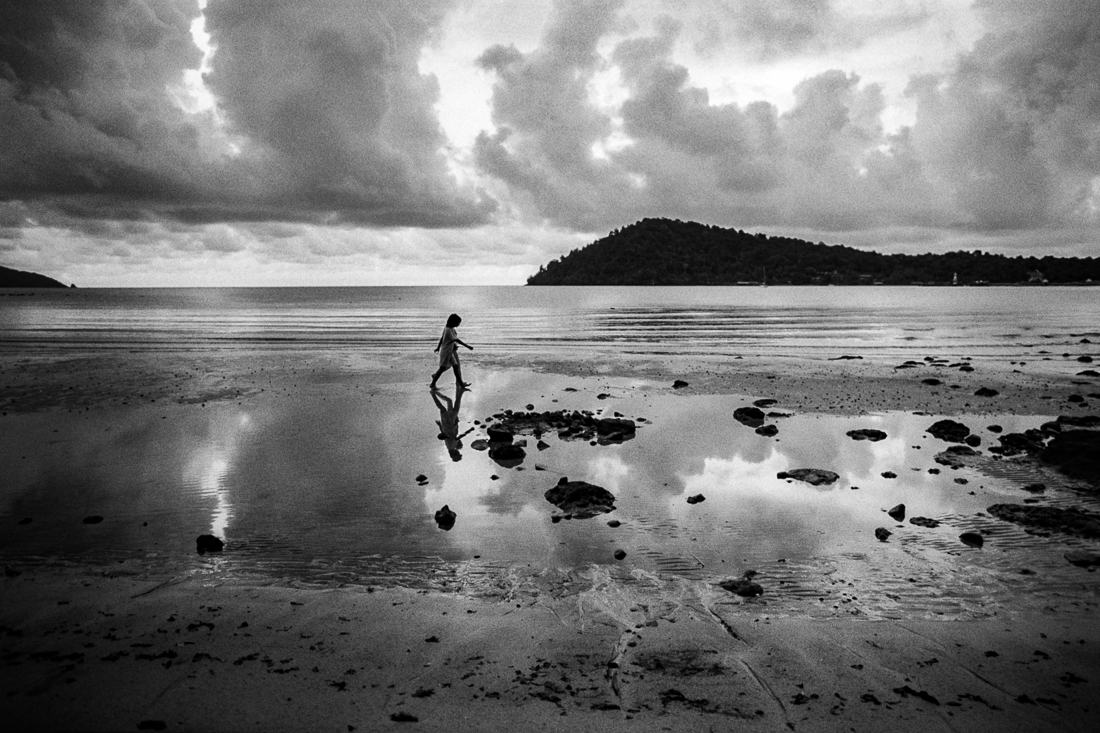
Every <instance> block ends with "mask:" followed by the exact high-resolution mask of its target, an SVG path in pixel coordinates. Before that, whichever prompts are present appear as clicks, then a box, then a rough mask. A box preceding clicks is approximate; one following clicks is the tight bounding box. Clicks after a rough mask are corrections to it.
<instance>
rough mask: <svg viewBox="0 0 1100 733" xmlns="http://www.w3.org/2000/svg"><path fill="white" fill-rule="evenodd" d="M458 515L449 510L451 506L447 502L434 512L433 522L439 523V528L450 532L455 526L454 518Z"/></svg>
mask: <svg viewBox="0 0 1100 733" xmlns="http://www.w3.org/2000/svg"><path fill="white" fill-rule="evenodd" d="M457 518H458V515H457V514H455V513H454V512H453V511H451V507H450V506H449V505H447V504H444V505H443V508H442V509H440V510H439V511H437V512H436V513H435V523H436V524H438V525H439V528H440V529H441V530H443V531H444V532H450V531H451V529H452V528H453V527H454V526H455V520H456V519H457Z"/></svg>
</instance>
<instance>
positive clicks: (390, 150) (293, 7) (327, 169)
mask: <svg viewBox="0 0 1100 733" xmlns="http://www.w3.org/2000/svg"><path fill="white" fill-rule="evenodd" d="M445 10H446V6H445V5H443V4H433V3H428V2H419V3H415V4H408V3H401V2H388V3H369V4H364V3H360V2H354V1H353V0H325V1H323V2H311V3H308V4H304V3H298V2H289V1H274V0H273V1H270V2H268V1H265V2H254V1H251V0H211V1H210V3H209V5H208V7H207V8H206V14H205V21H206V31H207V33H209V35H210V37H211V40H212V43H213V45H214V46H215V47H216V48H217V52H216V54H215V55H214V57H213V59H212V60H211V63H210V68H209V70H208V71H207V73H206V75H205V82H206V86H207V87H208V89H209V91H210V92H212V93H213V95H214V98H215V99H216V100H217V107H216V108H214V109H210V110H206V111H204V112H202V113H199V114H195V113H194V112H193V111H188V110H186V105H185V104H183V103H182V102H181V97H182V96H185V95H186V93H187V90H186V89H185V88H184V87H183V79H184V75H185V72H186V71H187V70H189V69H190V70H195V69H199V68H200V64H201V62H202V60H203V53H202V51H201V50H200V49H199V48H198V47H197V46H196V44H195V42H194V40H193V38H192V34H191V23H192V21H193V20H194V19H195V18H196V17H197V16H198V14H199V6H198V5H197V3H196V2H195V0H191V1H190V2H187V1H185V0H119V1H118V2H87V3H85V2H80V3H74V2H66V1H65V0H59V1H57V2H52V1H44V2H35V3H5V4H4V5H3V6H2V8H0V28H2V29H3V30H0V104H2V105H3V109H4V114H3V115H2V116H0V141H2V142H0V196H2V197H3V198H5V199H8V200H13V199H19V200H23V201H28V200H31V201H49V202H51V205H52V207H53V208H56V209H57V210H59V211H61V212H64V213H66V214H68V215H70V216H72V217H76V218H92V217H95V218H107V219H111V218H113V219H122V218H153V219H155V218H159V217H162V216H168V217H172V218H176V219H178V220H181V221H189V222H196V223H202V222H211V221H255V220H270V219H286V220H294V221H309V222H324V223H329V224H340V223H351V224H359V225H368V226H421V227H438V226H467V225H473V224H477V223H481V222H483V221H484V220H485V218H486V215H487V213H488V212H489V211H490V210H491V209H492V206H493V204H492V201H491V200H489V199H485V198H484V197H481V196H479V194H478V193H477V192H476V191H471V190H464V189H461V188H460V187H459V186H458V185H457V184H456V182H455V181H454V179H453V177H452V176H451V175H450V174H449V172H448V170H447V168H446V161H445V159H444V157H443V155H442V153H441V148H442V147H443V145H444V142H445V141H444V136H443V133H442V131H441V129H440V127H439V123H438V120H437V119H436V116H435V114H434V110H433V109H432V105H433V103H434V101H435V98H436V95H437V93H438V90H437V88H436V86H435V82H434V79H432V78H431V77H426V76H423V75H421V74H420V72H419V70H418V68H417V57H418V55H419V53H420V49H421V47H422V46H423V44H424V43H425V42H426V39H427V38H428V37H429V36H430V34H431V33H432V29H433V24H434V23H437V22H438V21H439V19H440V18H441V17H442V14H443V12H444V11H445Z"/></svg>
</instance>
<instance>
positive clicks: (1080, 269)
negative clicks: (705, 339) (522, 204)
mask: <svg viewBox="0 0 1100 733" xmlns="http://www.w3.org/2000/svg"><path fill="white" fill-rule="evenodd" d="M763 282H766V283H767V284H769V285H949V284H953V283H954V284H959V285H994V284H1016V283H1032V284H1036V283H1038V284H1041V283H1090V284H1091V283H1100V258H1097V257H1021V256H1018V257H1006V256H1004V255H999V254H989V253H986V252H981V251H974V252H948V253H946V254H920V255H907V254H881V253H878V252H865V251H863V250H858V249H855V248H853V247H846V246H843V245H827V244H824V243H820V242H819V243H817V244H813V243H812V242H806V241H803V240H801V239H793V238H790V237H769V236H767V235H765V234H749V233H747V232H743V231H741V230H738V229H724V228H722V227H718V226H710V225H707V224H699V223H696V222H691V221H680V220H678V219H676V220H673V219H642V220H641V221H639V222H637V223H635V224H631V225H629V226H626V227H623V228H622V229H617V230H615V231H612V232H611V233H610V234H608V235H607V236H606V237H604V238H602V239H599V240H597V241H595V242H592V243H591V244H589V245H587V246H585V247H582V248H580V249H575V250H573V251H572V252H570V253H568V254H566V255H564V256H563V257H561V258H560V259H557V260H552V261H551V262H548V263H547V264H546V265H544V266H543V267H540V268H539V271H538V272H537V273H536V274H534V275H532V276H531V277H529V278H528V279H527V284H528V285H752V284H760V283H763Z"/></svg>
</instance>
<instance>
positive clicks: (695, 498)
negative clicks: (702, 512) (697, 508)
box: [687, 494, 707, 504]
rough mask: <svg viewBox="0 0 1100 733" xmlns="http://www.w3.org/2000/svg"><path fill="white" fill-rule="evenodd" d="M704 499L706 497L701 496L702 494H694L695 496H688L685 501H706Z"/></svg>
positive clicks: (694, 502)
mask: <svg viewBox="0 0 1100 733" xmlns="http://www.w3.org/2000/svg"><path fill="white" fill-rule="evenodd" d="M706 500H707V497H705V496H703V495H702V494H696V495H695V496H689V497H688V498H687V503H688V504H698V503H699V502H701V501H706Z"/></svg>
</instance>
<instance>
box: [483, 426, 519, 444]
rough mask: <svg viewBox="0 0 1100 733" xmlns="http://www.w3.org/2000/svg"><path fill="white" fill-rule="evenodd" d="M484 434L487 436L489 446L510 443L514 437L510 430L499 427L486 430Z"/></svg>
mask: <svg viewBox="0 0 1100 733" xmlns="http://www.w3.org/2000/svg"><path fill="white" fill-rule="evenodd" d="M485 433H486V435H488V436H489V444H490V445H492V444H493V443H511V442H512V439H513V438H514V437H515V435H514V434H513V433H512V431H511V430H509V429H508V428H506V427H503V426H501V425H493V426H492V427H489V428H486V430H485Z"/></svg>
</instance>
